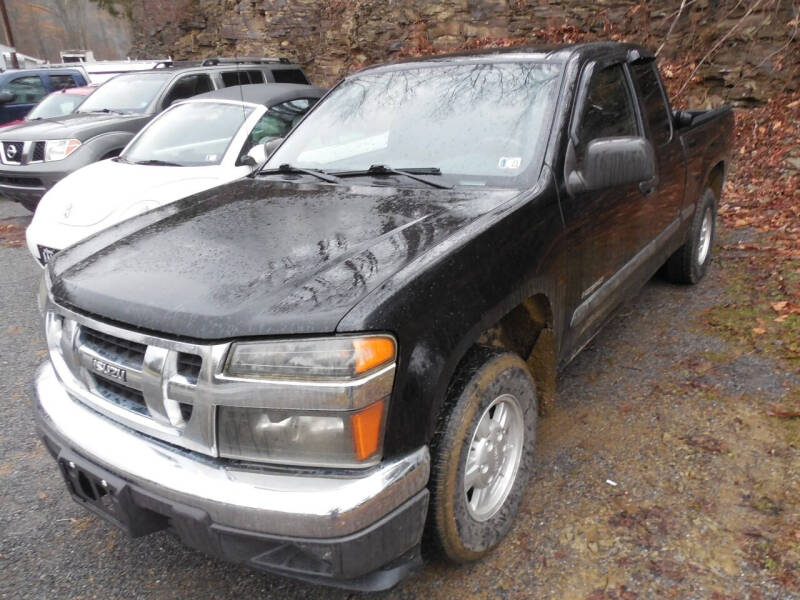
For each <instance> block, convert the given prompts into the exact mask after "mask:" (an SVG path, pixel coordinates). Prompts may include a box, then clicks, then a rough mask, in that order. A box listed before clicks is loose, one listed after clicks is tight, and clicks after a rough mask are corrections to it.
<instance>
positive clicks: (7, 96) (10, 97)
mask: <svg viewBox="0 0 800 600" xmlns="http://www.w3.org/2000/svg"><path fill="white" fill-rule="evenodd" d="M14 98H16V96H14V94H13V92H9V91H8V90H3V91H2V92H0V104H8V103H9V102H13V101H14Z"/></svg>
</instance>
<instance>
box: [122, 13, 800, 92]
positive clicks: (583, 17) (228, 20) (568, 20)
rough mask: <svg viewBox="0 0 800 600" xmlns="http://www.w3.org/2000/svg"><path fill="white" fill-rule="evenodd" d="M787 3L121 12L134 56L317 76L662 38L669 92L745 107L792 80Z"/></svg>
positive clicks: (788, 87) (792, 84)
mask: <svg viewBox="0 0 800 600" xmlns="http://www.w3.org/2000/svg"><path fill="white" fill-rule="evenodd" d="M796 11H797V9H796V8H795V7H794V3H793V2H792V0H745V1H742V0H688V1H687V0H664V1H661V2H652V3H647V2H643V1H638V2H636V1H632V0H594V1H593V0H577V1H576V0H571V1H570V0H439V1H437V2H429V1H427V0H327V1H325V2H319V1H317V0H139V1H137V2H134V3H133V10H132V18H133V21H134V23H133V25H134V27H133V29H134V50H135V52H137V53H138V54H140V55H142V54H143V55H163V54H165V53H166V54H171V55H173V56H175V57H178V58H192V57H206V56H213V55H234V54H238V55H240V56H241V55H259V56H263V55H280V56H288V57H290V58H292V59H293V60H297V61H299V62H300V63H301V64H303V65H304V66H305V67H306V68H307V69H308V71H309V72H310V73H311V75H312V77H313V79H314V80H315V81H316V82H318V83H321V84H328V85H329V84H332V83H333V82H335V81H336V80H337V79H338V78H339V77H341V76H342V75H343V74H345V73H347V72H348V71H350V70H352V69H353V68H354V67H358V66H361V65H363V64H369V63H374V62H379V61H386V60H391V59H393V58H397V57H402V56H406V55H410V54H419V53H430V52H441V51H449V50H458V49H462V48H468V47H476V46H481V45H486V44H489V45H497V44H500V45H508V44H525V43H544V42H561V41H575V40H582V39H597V38H614V39H624V40H629V41H637V42H641V43H644V44H646V45H648V46H650V47H652V48H654V49H658V48H659V47H661V46H662V44H663V49H662V51H661V55H662V56H663V57H664V58H665V59H666V60H667V61H669V69H668V70H669V73H668V77H670V78H671V79H674V81H672V82H670V83H671V87H673V88H675V89H674V91H676V92H677V91H678V90H679V89H680V88H681V87H682V86H683V83H684V82H685V81H687V80H689V79H691V82H690V85H689V86H688V88H687V91H688V92H689V93H690V94H691V97H690V98H688V100H689V101H691V102H692V103H693V104H695V105H697V104H702V105H715V104H719V103H721V102H723V101H727V102H734V103H736V104H738V105H748V104H760V103H763V102H765V101H766V100H767V99H768V98H770V97H772V96H773V95H774V94H776V93H778V92H791V91H795V90H797V89H798V79H800V73H799V71H798V65H799V64H800V50H798V44H797V43H796V42H795V34H796V33H797V23H798V18H797V14H796ZM709 52H710V55H708V57H707V58H706V59H705V60H702V59H703V57H704V56H706V55H707V54H708V53H709ZM701 61H702V62H701ZM698 63H699V67H698ZM695 68H697V70H696V72H695V73H694V74H693V72H694V71H695ZM698 84H699V85H698Z"/></svg>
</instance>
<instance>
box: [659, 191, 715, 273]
mask: <svg viewBox="0 0 800 600" xmlns="http://www.w3.org/2000/svg"><path fill="white" fill-rule="evenodd" d="M716 216H717V203H716V199H715V198H714V192H712V191H711V190H710V189H709V188H706V189H705V191H704V192H703V195H702V196H701V197H700V200H699V201H698V203H697V210H695V213H694V216H693V217H692V225H691V228H690V229H689V235H688V238H687V240H686V243H685V244H684V245H683V246H681V247H680V248H678V249H677V250H676V251H675V253H674V254H673V255H672V256H670V257H669V259H668V260H667V263H666V264H665V265H664V267H665V273H666V276H667V279H669V280H670V281H672V282H673V283H685V284H695V283H697V282H698V281H700V280H701V279H702V278H703V277H704V276H705V274H706V272H707V271H708V267H709V265H710V264H711V250H712V249H713V246H714V236H715V233H716Z"/></svg>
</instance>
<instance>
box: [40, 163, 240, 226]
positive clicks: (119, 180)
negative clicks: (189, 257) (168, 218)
mask: <svg viewBox="0 0 800 600" xmlns="http://www.w3.org/2000/svg"><path fill="white" fill-rule="evenodd" d="M233 172H234V169H233V168H230V167H228V168H226V167H221V166H203V167H162V166H153V165H132V164H129V163H123V162H118V161H115V160H104V161H101V162H98V163H94V164H91V165H88V166H86V167H84V168H82V169H79V170H78V171H75V172H74V173H72V174H71V175H69V176H67V177H65V178H64V179H62V180H61V181H60V182H58V184H56V185H55V186H54V187H53V189H52V190H50V191H49V192H48V193H47V194H46V195H45V197H44V198H43V199H42V201H41V202H40V205H39V207H37V210H36V212H37V213H42V214H39V215H37V216H39V217H40V218H41V217H45V215H46V218H47V220H48V221H50V222H53V223H60V224H62V225H69V226H72V227H90V226H92V225H97V224H98V223H100V222H102V221H103V220H105V219H108V218H109V217H110V216H111V215H112V214H115V213H116V218H114V219H113V221H114V222H117V221H120V220H122V219H125V218H127V217H130V216H133V215H135V214H138V213H141V212H144V211H146V210H150V209H152V208H155V207H157V206H160V205H161V204H165V203H167V202H172V201H174V200H178V199H180V198H184V197H186V196H189V195H191V194H194V193H196V192H199V191H202V190H205V189H208V188H210V187H214V186H215V185H217V184H218V183H222V182H223V181H225V180H229V179H230V178H231V175H232V174H233ZM245 173H246V171H244V172H243V173H242V175H243V174H245ZM111 224H113V223H108V225H109V226H110V225H111Z"/></svg>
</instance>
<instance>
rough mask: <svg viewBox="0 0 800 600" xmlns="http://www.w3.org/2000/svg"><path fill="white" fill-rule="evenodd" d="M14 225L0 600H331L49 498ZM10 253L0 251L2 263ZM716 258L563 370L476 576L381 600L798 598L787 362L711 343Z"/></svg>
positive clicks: (34, 280) (2, 245) (9, 216)
mask: <svg viewBox="0 0 800 600" xmlns="http://www.w3.org/2000/svg"><path fill="white" fill-rule="evenodd" d="M28 220H29V216H28V215H27V213H26V211H25V210H24V209H22V208H20V207H18V206H17V205H15V204H11V203H9V202H7V201H4V200H0V307H2V311H1V312H0V397H2V398H3V400H4V402H5V410H4V411H3V414H4V419H3V421H2V423H1V424H0V598H103V599H109V598H189V597H191V598H220V599H222V598H243V597H245V598H281V599H284V598H345V597H355V596H356V595H354V594H348V593H344V592H340V591H337V590H331V589H327V588H320V587H314V586H310V585H306V584H303V583H297V582H294V581H291V580H288V579H284V578H281V577H277V576H271V575H266V574H262V573H257V572H254V571H251V570H249V569H245V568H242V567H239V566H235V565H230V564H225V563H222V562H219V561H215V560H211V559H209V558H207V557H206V556H204V555H203V554H200V553H198V552H195V551H192V550H189V549H186V548H185V547H183V546H182V545H181V544H180V543H179V542H178V541H176V540H174V539H173V538H172V537H170V536H169V535H167V534H155V535H152V536H149V537H146V538H140V539H136V540H130V539H127V538H126V537H125V536H124V535H122V534H120V533H119V532H117V531H116V530H115V529H113V528H112V527H111V526H109V525H107V524H106V523H104V522H102V521H100V520H98V519H97V518H95V517H93V516H89V515H88V514H87V513H85V512H84V511H83V510H82V509H80V508H79V507H78V506H77V505H76V504H75V503H74V502H73V501H72V500H71V499H70V498H69V496H68V495H67V492H66V490H65V488H64V486H63V484H62V483H61V481H60V478H59V475H58V472H57V470H56V467H55V464H54V461H53V460H52V459H51V458H50V456H49V455H48V454H47V452H46V451H45V449H44V447H43V446H42V444H41V443H40V442H39V441H38V439H37V437H36V435H35V431H34V421H33V416H32V414H31V401H32V400H31V379H32V377H33V372H34V369H35V367H36V365H37V364H39V363H40V362H41V361H43V360H44V359H45V351H44V342H43V339H42V336H41V334H40V332H39V319H38V314H37V310H36V301H35V292H36V288H37V285H38V275H39V268H38V267H37V265H36V264H35V263H34V261H33V260H32V259H31V257H30V256H29V255H28V253H27V250H26V249H25V248H24V247H18V246H17V244H18V243H19V240H21V239H22V238H21V235H22V227H24V225H25V224H26V223H27V222H28ZM15 246H17V247H15ZM733 261H734V259H733V258H732V257H728V256H724V255H723V256H722V257H721V258H718V259H716V260H715V264H714V267H713V269H712V271H711V273H710V276H709V277H708V278H707V279H706V280H705V281H703V282H702V283H701V284H700V285H698V286H696V287H694V288H686V287H677V286H672V285H669V284H667V283H664V282H662V281H660V280H659V279H658V278H656V279H654V280H653V281H651V282H650V283H649V284H648V285H647V286H646V287H645V288H644V290H643V291H642V292H641V293H640V294H639V295H638V297H636V298H634V299H632V300H631V301H630V303H629V305H628V306H626V307H625V308H623V309H622V310H621V311H620V312H619V314H618V316H617V317H616V318H615V319H614V320H613V321H612V322H611V323H610V324H609V326H608V327H607V328H606V329H605V330H604V331H603V332H602V333H601V334H600V335H599V336H598V337H597V338H596V339H595V340H594V342H592V344H591V345H590V346H589V347H588V348H587V349H586V350H585V351H584V352H583V353H582V354H581V355H580V356H579V357H578V358H577V359H576V360H575V361H574V362H573V363H572V364H571V365H570V366H569V367H568V369H567V370H566V371H565V372H564V373H563V374H562V377H561V380H560V389H559V400H558V402H557V404H556V406H555V407H554V409H553V411H552V413H551V414H550V415H549V416H548V417H547V418H545V419H542V420H541V422H540V429H539V439H538V444H537V452H538V455H539V460H538V471H537V473H536V476H535V477H534V479H533V481H532V482H531V486H530V489H529V491H528V494H527V497H526V500H525V502H524V504H523V507H522V511H521V514H520V518H519V519H518V522H517V525H516V527H515V528H514V530H513V531H512V532H511V534H510V535H509V537H508V539H507V540H506V542H505V543H504V544H503V545H502V546H501V547H500V548H499V549H498V550H497V551H496V552H495V553H493V554H492V555H491V556H489V557H488V558H487V559H486V560H484V561H483V562H481V563H479V564H476V565H471V566H468V567H462V568H455V567H451V566H447V565H443V564H440V563H437V562H429V563H428V564H427V565H426V567H425V568H424V570H423V571H422V572H421V573H419V574H417V575H415V576H414V577H412V578H410V579H408V580H407V581H405V582H404V583H402V584H401V585H399V586H398V587H397V588H395V589H394V590H391V591H390V592H387V593H384V594H379V595H377V597H381V598H452V597H462V598H472V597H476V598H482V597H489V598H518V597H535V598H579V599H585V600H603V599H609V600H611V599H625V600H629V599H632V598H698V599H699V598H712V599H713V600H729V599H734V598H735V599H738V598H749V599H751V600H760V599H767V598H769V599H773V598H774V599H781V600H783V599H787V598H800V566H799V565H800V511H799V510H798V504H799V501H798V498H800V479H799V478H800V468H798V467H800V422H798V420H797V419H794V420H791V419H789V420H782V419H778V418H776V417H774V416H770V414H769V408H770V406H772V405H773V404H781V403H785V404H791V403H792V402H800V396H799V394H798V390H800V381H799V379H800V378H799V377H798V375H797V373H798V368H797V363H796V362H795V363H794V364H792V363H790V362H789V361H788V360H784V359H782V358H781V357H780V356H779V355H777V354H775V353H771V352H759V351H756V350H754V349H753V348H751V347H749V346H748V345H747V344H745V343H739V342H737V340H736V339H735V338H733V339H732V338H730V337H727V338H725V339H722V338H720V337H716V336H715V330H713V329H712V328H711V327H710V326H709V325H708V322H707V318H706V315H707V313H708V311H709V310H711V309H714V308H719V307H726V306H728V305H730V301H731V298H730V295H731V294H733V293H734V292H732V291H729V289H730V288H729V286H728V281H727V280H728V279H729V278H730V277H733V274H734V269H733V267H732V264H733Z"/></svg>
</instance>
